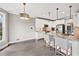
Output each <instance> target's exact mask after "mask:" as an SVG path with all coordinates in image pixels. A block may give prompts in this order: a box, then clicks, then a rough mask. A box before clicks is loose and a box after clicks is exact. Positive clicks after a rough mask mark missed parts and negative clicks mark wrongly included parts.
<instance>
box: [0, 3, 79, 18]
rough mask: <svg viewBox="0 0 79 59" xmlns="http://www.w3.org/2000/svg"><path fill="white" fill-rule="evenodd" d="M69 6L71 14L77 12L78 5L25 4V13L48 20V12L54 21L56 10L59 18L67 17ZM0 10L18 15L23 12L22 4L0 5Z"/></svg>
mask: <svg viewBox="0 0 79 59" xmlns="http://www.w3.org/2000/svg"><path fill="white" fill-rule="evenodd" d="M69 5H72V14H74V13H75V12H76V11H78V10H79V8H78V7H79V4H78V3H72V4H70V3H27V4H26V13H28V14H29V15H30V16H32V17H38V16H39V17H45V18H49V16H48V12H51V16H50V18H51V19H56V8H59V18H61V17H64V16H68V15H69V7H68V6H69ZM0 8H3V9H5V10H6V11H8V12H9V13H13V14H18V15H19V13H20V12H23V5H22V3H0ZM63 12H64V13H63Z"/></svg>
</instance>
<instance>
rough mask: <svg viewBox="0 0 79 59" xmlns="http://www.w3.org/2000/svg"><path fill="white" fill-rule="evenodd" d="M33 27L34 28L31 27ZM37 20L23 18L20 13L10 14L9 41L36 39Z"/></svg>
mask: <svg viewBox="0 0 79 59" xmlns="http://www.w3.org/2000/svg"><path fill="white" fill-rule="evenodd" d="M31 27H33V29H31ZM34 28H35V20H34V19H30V20H21V19H19V16H18V15H15V14H9V41H10V43H12V42H17V41H24V40H30V39H35V31H34V30H35V29H34Z"/></svg>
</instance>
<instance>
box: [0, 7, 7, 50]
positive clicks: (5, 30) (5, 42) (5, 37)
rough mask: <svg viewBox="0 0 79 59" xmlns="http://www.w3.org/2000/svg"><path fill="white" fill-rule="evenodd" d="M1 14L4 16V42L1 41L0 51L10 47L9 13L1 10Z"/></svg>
mask: <svg viewBox="0 0 79 59" xmlns="http://www.w3.org/2000/svg"><path fill="white" fill-rule="evenodd" d="M0 13H1V14H2V15H4V17H3V25H2V29H3V32H2V34H3V36H2V40H1V41H0V49H2V48H4V47H5V46H7V45H8V12H7V11H5V10H3V9H1V8H0Z"/></svg>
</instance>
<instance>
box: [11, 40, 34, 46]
mask: <svg viewBox="0 0 79 59" xmlns="http://www.w3.org/2000/svg"><path fill="white" fill-rule="evenodd" d="M31 40H35V39H30V40H20V41H14V42H9V45H11V44H15V43H20V42H24V41H31Z"/></svg>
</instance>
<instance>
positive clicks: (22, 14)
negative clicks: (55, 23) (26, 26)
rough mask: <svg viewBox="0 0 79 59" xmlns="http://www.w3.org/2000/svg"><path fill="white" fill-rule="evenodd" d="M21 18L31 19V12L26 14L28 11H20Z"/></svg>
mask: <svg viewBox="0 0 79 59" xmlns="http://www.w3.org/2000/svg"><path fill="white" fill-rule="evenodd" d="M20 19H25V20H28V19H30V16H29V14H26V13H20Z"/></svg>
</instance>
